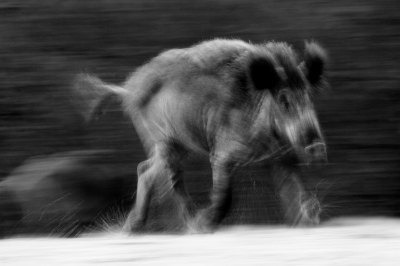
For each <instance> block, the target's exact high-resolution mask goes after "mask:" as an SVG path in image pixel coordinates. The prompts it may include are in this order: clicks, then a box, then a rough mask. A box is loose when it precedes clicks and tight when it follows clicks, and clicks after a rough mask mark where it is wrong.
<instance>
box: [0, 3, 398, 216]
mask: <svg viewBox="0 0 400 266" xmlns="http://www.w3.org/2000/svg"><path fill="white" fill-rule="evenodd" d="M399 11H400V5H399V3H398V2H397V1H395V0H392V1H388V0H384V1H373V0H355V1H344V0H337V1H328V0H305V1H301V2H298V1H293V0H291V1H289V0H284V1H282V0H279V1H277V0H267V1H256V0H246V1H244V0H233V1H227V0H212V1H211V0H202V1H183V0H179V1H177V0H171V1H162V0H135V1H128V0H114V1H110V0H97V1H90V0H51V1H50V0H43V1H35V0H8V1H7V0H3V1H1V2H0V145H1V149H0V164H1V168H0V171H1V177H0V178H4V177H6V176H7V174H8V173H9V172H10V171H11V170H12V169H13V168H15V167H16V166H18V165H20V164H21V163H22V162H23V161H24V160H25V159H27V158H29V157H31V156H36V155H44V154H52V153H55V152H60V151H66V150H77V149H87V148H96V149H98V148H112V149H116V150H117V151H119V154H120V156H119V158H118V160H120V161H121V162H126V163H127V164H128V163H132V162H133V163H132V167H135V164H137V163H138V161H140V159H142V158H143V153H142V152H141V147H140V143H139V142H138V141H137V138H136V137H134V138H132V136H135V132H134V130H133V128H132V126H131V124H130V121H129V120H128V119H127V118H126V117H124V116H123V115H122V114H121V113H120V112H118V111H114V112H111V113H109V114H106V115H105V116H104V117H102V118H101V119H99V120H98V121H96V122H94V123H93V124H91V125H90V126H89V127H85V126H83V122H82V120H81V118H80V116H79V115H78V112H77V111H76V108H75V106H74V98H73V95H71V90H70V89H69V88H70V85H71V81H72V79H73V77H74V75H75V74H77V73H80V72H88V73H94V74H97V75H99V76H100V77H101V78H102V79H104V80H106V81H108V82H116V83H119V82H122V81H124V79H125V77H126V76H127V75H128V74H129V73H130V72H131V71H133V70H134V68H135V67H137V66H140V65H142V64H143V63H144V62H146V61H147V60H149V59H150V58H151V57H153V56H155V55H157V54H158V53H159V52H161V51H163V50H165V49H169V48H173V47H186V46H189V45H192V44H194V43H197V42H199V41H202V40H204V39H211V38H214V37H226V38H241V39H244V40H250V41H252V42H264V41H269V40H283V41H288V42H290V43H292V44H293V45H294V47H295V48H296V49H299V50H301V49H302V47H303V41H304V40H305V39H316V40H317V41H319V42H320V43H321V44H322V45H323V46H324V47H325V48H326V49H327V50H328V52H329V56H330V59H331V61H330V65H329V77H330V83H331V89H330V90H329V91H325V92H322V93H320V94H319V95H317V96H316V107H317V109H318V112H319V116H320V121H321V124H322V127H323V129H324V132H325V135H326V138H327V142H328V145H329V164H328V165H326V166H324V167H322V168H320V169H305V172H307V173H308V174H309V178H308V179H307V182H308V183H309V185H310V187H311V188H313V189H316V190H317V193H320V194H321V195H322V196H321V197H322V198H323V202H324V203H325V204H327V208H328V210H329V211H330V212H327V213H329V215H340V214H348V215H352V214H385V215H399V214H400V211H399V210H400V177H399V170H400V166H399V165H400V164H399V162H400V160H399V159H400V153H399V151H400V141H399V140H400V139H399V134H400V119H399V118H400V104H399V100H400V90H399V88H400V49H399V48H398V47H399V46H400V17H399V15H398V14H399ZM196 167H197V168H196ZM201 167H202V165H201V166H196V164H195V163H193V162H192V163H191V166H189V167H188V170H189V172H190V173H189V178H188V181H187V182H188V186H189V190H191V191H192V192H193V193H194V198H195V199H196V195H197V198H200V197H203V196H204V195H206V194H207V193H206V191H207V189H206V188H207V186H208V185H209V183H207V182H209V181H210V180H209V179H210V177H209V176H203V175H206V174H205V173H208V170H207V169H208V168H205V169H206V170H204V171H203V170H202V168H201ZM198 168H199V169H200V170H199V169H198ZM193 169H194V170H193ZM252 171H253V172H252ZM243 175H244V176H243V179H240V180H239V179H238V180H239V181H237V182H236V186H235V190H237V191H236V192H237V193H238V194H239V195H241V196H240V199H238V205H239V207H238V209H239V210H240V208H243V209H247V210H251V211H252V213H253V214H252V215H253V216H252V217H253V218H251V217H250V218H249V217H247V218H243V219H244V220H246V219H247V221H251V222H260V221H261V222H262V221H263V219H264V220H265V219H268V218H265V217H264V218H262V217H259V213H258V212H256V211H255V210H259V209H260V208H261V209H263V208H264V207H263V206H264V205H265V206H266V205H267V203H266V202H265V201H264V197H265V196H264V194H266V193H267V192H268V193H271V189H270V188H268V186H267V184H268V182H267V179H266V178H265V177H264V176H263V174H259V173H258V172H257V171H255V170H252V169H247V170H246V171H244V172H243ZM192 177H197V178H192ZM200 177H201V178H200ZM199 182H200V183H201V182H203V183H201V184H202V186H203V187H204V186H205V187H206V188H205V189H204V191H203V190H201V191H200V192H199V191H197V192H196V189H194V187H196V188H197V189H198V188H199V185H198V183H199ZM201 184H200V185H201ZM204 184H206V185H204ZM196 193H197V194H196ZM240 202H242V203H240ZM240 204H242V205H240ZM246 215H247V214H246ZM249 215H251V214H249ZM327 215H328V214H327ZM236 218H237V217H236ZM239 220H240V219H239Z"/></svg>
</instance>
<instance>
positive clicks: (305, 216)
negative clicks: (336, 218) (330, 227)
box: [273, 162, 321, 226]
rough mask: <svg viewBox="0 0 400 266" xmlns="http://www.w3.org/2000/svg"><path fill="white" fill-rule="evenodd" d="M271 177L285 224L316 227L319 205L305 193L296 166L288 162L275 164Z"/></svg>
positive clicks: (315, 199)
mask: <svg viewBox="0 0 400 266" xmlns="http://www.w3.org/2000/svg"><path fill="white" fill-rule="evenodd" d="M273 175H274V181H275V184H276V185H277V189H278V191H279V196H280V199H281V204H282V208H283V211H284V213H285V218H286V222H287V223H289V224H290V225H294V226H296V225H300V226H313V225H318V224H319V222H320V219H319V214H320V213H321V206H320V203H319V201H318V199H317V198H316V197H315V196H312V195H311V194H310V193H308V192H306V191H305V189H304V187H303V185H302V184H301V181H300V178H299V175H300V170H299V168H298V166H296V165H295V164H294V163H288V162H285V163H280V164H277V165H275V166H274V167H273Z"/></svg>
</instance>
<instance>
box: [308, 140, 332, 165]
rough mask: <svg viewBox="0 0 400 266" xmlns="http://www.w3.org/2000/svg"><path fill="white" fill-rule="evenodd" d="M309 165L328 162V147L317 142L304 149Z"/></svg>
mask: <svg viewBox="0 0 400 266" xmlns="http://www.w3.org/2000/svg"><path fill="white" fill-rule="evenodd" d="M304 151H305V156H306V162H307V163H324V162H326V161H327V153H326V145H325V143H324V142H322V141H315V142H313V143H312V144H310V145H308V146H307V147H305V148H304Z"/></svg>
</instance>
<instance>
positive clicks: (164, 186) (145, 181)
mask: <svg viewBox="0 0 400 266" xmlns="http://www.w3.org/2000/svg"><path fill="white" fill-rule="evenodd" d="M155 150H156V151H155V152H154V155H153V156H152V157H151V158H150V159H148V160H146V161H144V162H142V163H140V164H139V166H138V183H137V192H136V203H135V206H134V208H133V209H132V210H131V212H130V213H129V215H128V218H127V220H126V222H125V225H124V227H123V231H126V232H135V231H140V230H142V229H143V226H144V224H145V222H146V219H147V216H148V209H149V204H150V200H151V196H152V194H153V192H154V189H155V186H157V191H159V192H160V194H161V195H160V196H162V197H167V196H168V197H171V198H172V200H173V201H174V204H175V205H177V207H178V208H179V212H180V213H179V215H180V217H182V218H184V219H187V218H188V217H187V213H186V207H185V196H184V193H185V192H186V190H185V189H184V187H183V180H182V171H181V170H180V160H181V159H182V157H183V155H182V154H183V153H182V151H180V150H178V149H175V147H170V145H168V146H167V145H165V146H164V145H163V147H157V148H156V149H155Z"/></svg>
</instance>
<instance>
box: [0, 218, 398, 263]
mask: <svg viewBox="0 0 400 266" xmlns="http://www.w3.org/2000/svg"><path fill="white" fill-rule="evenodd" d="M399 249H400V220H394V219H385V218H363V219H360V218H358V219H354V218H352V219H348V218H347V219H343V218H342V219H340V220H334V221H331V222H329V223H326V224H324V225H322V226H321V227H319V228H296V229H293V228H286V227H229V228H225V229H221V230H218V231H217V232H215V233H214V234H206V235H198V234H197V235H193V234H192V235H134V236H127V235H121V234H109V233H108V234H97V235H87V236H84V237H80V238H70V239H60V238H14V239H4V240H0V265H94V264H101V265H335V266H337V265H362V266H365V265H400V250H399Z"/></svg>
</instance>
